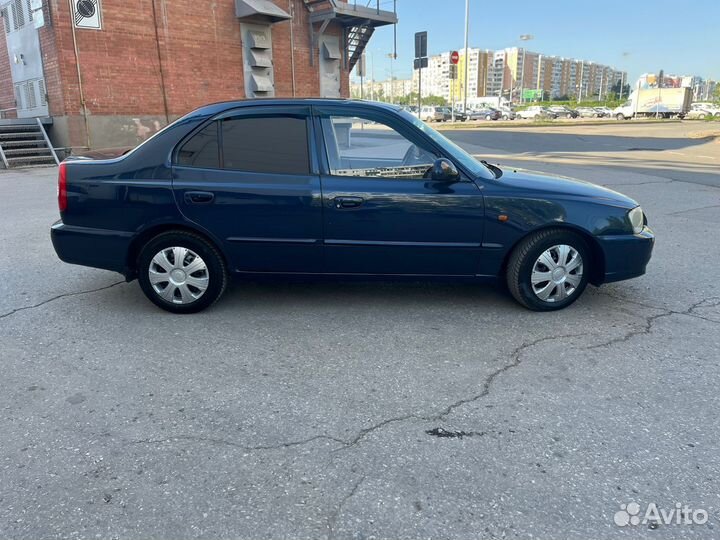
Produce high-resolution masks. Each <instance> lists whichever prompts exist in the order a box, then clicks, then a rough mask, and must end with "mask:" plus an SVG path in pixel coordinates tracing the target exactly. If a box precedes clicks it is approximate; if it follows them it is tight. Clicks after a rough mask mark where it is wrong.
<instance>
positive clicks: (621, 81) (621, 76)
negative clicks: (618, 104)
mask: <svg viewBox="0 0 720 540" xmlns="http://www.w3.org/2000/svg"><path fill="white" fill-rule="evenodd" d="M623 79H625V72H624V71H621V72H620V96H619V97H618V100H619V101H622V95H623V84H624V82H623Z"/></svg>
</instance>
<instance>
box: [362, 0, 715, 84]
mask: <svg viewBox="0 0 720 540" xmlns="http://www.w3.org/2000/svg"><path fill="white" fill-rule="evenodd" d="M349 1H350V2H352V1H354V0H349ZM375 1H376V0H357V2H358V3H361V2H362V3H364V4H368V3H369V4H370V5H371V6H375ZM396 1H397V11H398V19H399V22H398V25H397V54H398V57H397V60H395V61H394V62H393V74H394V76H395V77H397V78H401V79H402V78H410V76H411V73H412V59H413V56H414V44H413V43H414V42H413V39H414V38H413V36H414V34H415V32H418V31H423V30H426V31H427V32H428V54H430V55H432V54H438V53H440V52H444V51H450V50H459V49H461V48H462V47H463V46H464V39H465V38H464V35H465V0H396ZM380 6H381V8H382V9H388V10H392V7H393V0H381V1H380ZM522 34H530V35H532V36H533V39H532V40H530V41H520V35H522ZM468 45H469V46H470V47H479V48H482V49H491V50H497V49H502V48H505V47H515V46H524V47H526V48H527V49H528V50H531V51H534V52H539V53H542V54H547V55H556V56H565V57H569V58H577V59H579V60H588V61H592V62H597V63H600V64H606V65H610V66H613V67H615V68H617V69H620V70H623V71H627V72H628V78H629V80H631V81H634V80H636V79H637V77H639V76H640V75H641V74H643V73H657V72H658V71H659V70H661V69H663V70H664V71H665V73H666V74H673V75H700V76H701V77H703V78H706V79H714V80H718V79H720V0H673V1H669V0H634V1H633V0H630V1H628V0H623V1H621V0H595V1H592V2H590V1H587V0H574V1H568V0H545V1H544V2H541V1H539V0H535V1H526V0H513V1H510V2H501V1H498V0H495V1H488V0H470V37H469V43H468ZM365 51H366V67H367V70H368V78H369V76H370V71H371V67H372V64H374V76H375V80H384V79H389V78H390V63H391V62H390V59H389V58H388V57H387V55H388V54H389V53H391V52H392V51H393V27H392V26H387V27H381V28H378V29H377V30H376V31H375V34H374V35H373V37H372V39H371V40H370V43H369V44H368V46H367V48H366V49H365Z"/></svg>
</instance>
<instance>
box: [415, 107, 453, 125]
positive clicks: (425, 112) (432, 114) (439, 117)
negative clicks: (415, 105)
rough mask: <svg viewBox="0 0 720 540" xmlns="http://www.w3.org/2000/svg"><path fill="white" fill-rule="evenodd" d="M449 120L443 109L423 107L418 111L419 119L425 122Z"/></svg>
mask: <svg viewBox="0 0 720 540" xmlns="http://www.w3.org/2000/svg"><path fill="white" fill-rule="evenodd" d="M449 118H450V116H449V114H448V113H446V112H445V110H444V107H430V106H425V107H423V108H422V109H420V119H421V120H425V121H426V122H444V121H445V120H448V119H449Z"/></svg>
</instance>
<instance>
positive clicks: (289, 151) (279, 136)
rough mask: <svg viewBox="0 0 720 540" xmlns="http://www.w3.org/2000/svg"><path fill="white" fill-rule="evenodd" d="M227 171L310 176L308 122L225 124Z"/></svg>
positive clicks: (248, 119)
mask: <svg viewBox="0 0 720 540" xmlns="http://www.w3.org/2000/svg"><path fill="white" fill-rule="evenodd" d="M222 156H223V167H224V168H225V169H235V170H241V171H249V172H256V173H268V174H296V175H297V174H300V175H302V174H309V173H310V158H309V152H308V135H307V122H306V120H305V118H296V117H289V116H288V117H281V116H268V117H236V118H228V119H226V120H223V121H222Z"/></svg>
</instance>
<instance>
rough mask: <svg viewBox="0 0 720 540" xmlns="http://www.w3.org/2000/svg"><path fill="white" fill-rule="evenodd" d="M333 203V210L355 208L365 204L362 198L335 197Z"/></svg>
mask: <svg viewBox="0 0 720 540" xmlns="http://www.w3.org/2000/svg"><path fill="white" fill-rule="evenodd" d="M333 201H334V202H335V208H357V207H358V206H360V205H361V204H362V203H364V202H365V199H363V198H362V197H335V198H334V199H333Z"/></svg>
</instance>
